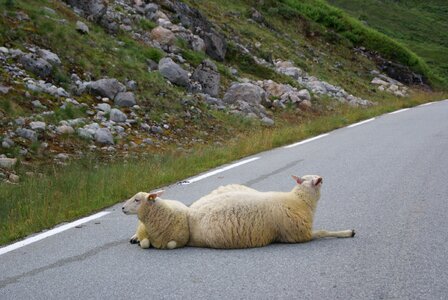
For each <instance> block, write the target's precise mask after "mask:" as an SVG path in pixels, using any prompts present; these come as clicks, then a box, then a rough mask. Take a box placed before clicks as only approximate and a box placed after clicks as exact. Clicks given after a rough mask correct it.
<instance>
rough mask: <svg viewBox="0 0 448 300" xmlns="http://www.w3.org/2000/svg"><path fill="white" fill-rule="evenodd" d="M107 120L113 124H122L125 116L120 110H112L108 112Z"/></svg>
mask: <svg viewBox="0 0 448 300" xmlns="http://www.w3.org/2000/svg"><path fill="white" fill-rule="evenodd" d="M109 119H110V120H111V121H114V122H117V123H122V122H126V119H127V116H126V114H125V113H124V112H122V111H121V110H119V109H116V108H113V109H112V110H111V111H110V115H109Z"/></svg>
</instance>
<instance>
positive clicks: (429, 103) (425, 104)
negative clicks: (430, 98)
mask: <svg viewBox="0 0 448 300" xmlns="http://www.w3.org/2000/svg"><path fill="white" fill-rule="evenodd" d="M431 104H434V102H428V103H424V104H420V105H419V106H427V105H431Z"/></svg>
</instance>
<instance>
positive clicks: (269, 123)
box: [261, 117, 274, 126]
mask: <svg viewBox="0 0 448 300" xmlns="http://www.w3.org/2000/svg"><path fill="white" fill-rule="evenodd" d="M261 123H263V124H264V125H266V126H274V120H272V119H271V118H268V117H264V118H263V119H261Z"/></svg>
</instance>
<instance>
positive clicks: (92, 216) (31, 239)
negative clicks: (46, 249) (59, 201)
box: [0, 211, 110, 255]
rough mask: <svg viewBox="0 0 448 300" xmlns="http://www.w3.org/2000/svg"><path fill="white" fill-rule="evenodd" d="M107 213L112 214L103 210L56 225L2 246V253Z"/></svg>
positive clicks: (0, 253) (0, 249)
mask: <svg viewBox="0 0 448 300" xmlns="http://www.w3.org/2000/svg"><path fill="white" fill-rule="evenodd" d="M107 214H110V211H102V212H99V213H97V214H94V215H91V216H88V217H85V218H82V219H79V220H77V221H74V222H72V223H68V224H65V225H62V226H59V227H56V228H54V229H51V230H48V231H46V232H44V233H41V234H38V235H35V236H32V237H30V238H27V239H25V240H23V241H19V242H17V243H14V244H12V245H9V246H6V247H3V248H0V255H2V254H5V253H8V252H10V251H13V250H16V249H18V248H21V247H23V246H26V245H29V244H31V243H34V242H37V241H40V240H43V239H45V238H47V237H49V236H52V235H55V234H58V233H60V232H62V231H65V230H67V229H70V228H73V227H76V226H79V225H81V224H84V223H87V222H89V221H92V220H95V219H98V218H101V217H102V216H105V215H107Z"/></svg>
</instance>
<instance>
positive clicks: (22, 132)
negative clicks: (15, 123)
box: [16, 128, 37, 142]
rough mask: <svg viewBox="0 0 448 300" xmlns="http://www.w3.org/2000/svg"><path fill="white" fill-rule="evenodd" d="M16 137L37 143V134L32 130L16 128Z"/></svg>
mask: <svg viewBox="0 0 448 300" xmlns="http://www.w3.org/2000/svg"><path fill="white" fill-rule="evenodd" d="M16 133H17V135H18V136H20V137H23V138H25V139H27V140H30V141H33V142H35V141H37V134H36V132H35V131H34V130H31V129H26V128H18V129H17V130H16Z"/></svg>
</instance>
